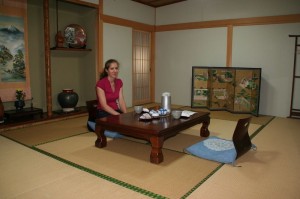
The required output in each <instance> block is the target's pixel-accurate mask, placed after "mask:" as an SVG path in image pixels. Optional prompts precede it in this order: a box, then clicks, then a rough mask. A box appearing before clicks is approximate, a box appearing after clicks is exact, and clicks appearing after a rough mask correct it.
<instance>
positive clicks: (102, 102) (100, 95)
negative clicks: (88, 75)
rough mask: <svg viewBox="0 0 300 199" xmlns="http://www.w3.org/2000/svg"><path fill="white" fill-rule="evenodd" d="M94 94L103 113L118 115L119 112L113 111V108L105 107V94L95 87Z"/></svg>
mask: <svg viewBox="0 0 300 199" xmlns="http://www.w3.org/2000/svg"><path fill="white" fill-rule="evenodd" d="M96 93H97V96H98V99H99V102H100V105H101V108H102V109H103V110H104V111H106V112H108V113H110V114H111V115H119V114H120V113H119V112H117V111H115V110H114V109H113V108H111V107H110V106H108V105H107V102H106V97H105V93H104V90H103V89H102V88H99V87H97V88H96Z"/></svg>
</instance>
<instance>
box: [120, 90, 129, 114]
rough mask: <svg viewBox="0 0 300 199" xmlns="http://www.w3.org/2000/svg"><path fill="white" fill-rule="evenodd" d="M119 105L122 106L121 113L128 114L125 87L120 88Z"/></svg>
mask: <svg viewBox="0 0 300 199" xmlns="http://www.w3.org/2000/svg"><path fill="white" fill-rule="evenodd" d="M119 105H120V109H121V111H122V112H123V113H127V108H126V103H125V100H124V96H123V87H121V88H120V92H119Z"/></svg>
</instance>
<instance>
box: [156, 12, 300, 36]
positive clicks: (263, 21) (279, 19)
mask: <svg viewBox="0 0 300 199" xmlns="http://www.w3.org/2000/svg"><path fill="white" fill-rule="evenodd" d="M299 22H300V14H293V15H280V16H267V17H251V18H240V19H226V20H214V21H202V22H191V23H180V24H169V25H159V26H156V32H162V31H174V30H188V29H201V28H216V27H227V26H230V25H231V26H251V25H267V24H282V23H299Z"/></svg>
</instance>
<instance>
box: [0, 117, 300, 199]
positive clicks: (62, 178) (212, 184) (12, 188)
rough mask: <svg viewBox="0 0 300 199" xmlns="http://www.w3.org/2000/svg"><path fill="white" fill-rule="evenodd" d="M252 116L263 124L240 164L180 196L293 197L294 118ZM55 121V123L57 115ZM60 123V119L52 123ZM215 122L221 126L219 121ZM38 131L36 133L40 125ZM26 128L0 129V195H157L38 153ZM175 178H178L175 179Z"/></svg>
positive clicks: (221, 170)
mask: <svg viewBox="0 0 300 199" xmlns="http://www.w3.org/2000/svg"><path fill="white" fill-rule="evenodd" d="M213 114H215V115H213ZM213 114H211V115H212V118H214V117H215V118H216V119H220V118H218V117H221V118H222V117H223V118H222V119H223V120H230V121H233V122H234V121H236V118H240V117H243V115H239V114H238V115H236V114H231V113H230V114H229V113H222V114H223V115H222V114H220V115H219V116H217V113H216V112H214V113H213ZM224 117H225V118H224ZM262 117H267V116H262ZM271 118H272V117H271ZM73 119H75V120H77V122H76V123H77V125H78V127H77V129H81V130H84V127H85V124H78V123H79V121H80V119H79V118H78V119H76V118H73ZM258 119H259V118H256V119H255V120H254V122H256V123H257V124H259V123H264V124H267V125H266V126H263V127H262V128H261V131H260V132H259V133H258V134H257V135H256V136H255V137H254V138H253V140H252V141H253V143H254V144H256V146H257V147H258V150H257V151H255V152H254V151H250V152H248V153H247V154H245V155H244V156H242V157H241V158H239V159H238V165H240V166H241V167H232V166H231V165H223V166H221V167H220V168H219V169H218V170H217V171H216V172H215V173H214V174H213V175H211V176H209V178H207V179H206V181H205V182H204V183H202V184H201V185H199V186H198V187H196V188H195V190H193V191H192V192H191V193H190V194H189V195H187V196H182V197H187V198H197V199H198V198H200V199H201V198H205V199H210V198H211V199H218V198H222V199H223V198H249V199H250V198H275V199H276V198H278V199H279V198H295V199H296V198H299V195H300V190H299V189H298V186H297V185H298V184H299V181H300V173H299V172H298V171H299V169H300V166H299V165H300V164H299V161H300V157H299V154H300V153H299V148H300V142H299V140H300V134H299V133H298V129H299V128H300V120H297V119H287V118H275V119H273V120H272V121H271V122H270V123H266V121H267V119H265V118H262V120H265V122H263V121H259V120H258ZM269 119H270V117H269ZM256 120H257V121H256ZM83 121H84V119H83ZM216 121H217V120H216ZM56 122H58V123H59V121H56ZM56 122H54V123H53V124H55V123H56ZM64 122H66V123H68V122H70V121H68V120H65V121H64ZM44 125H46V124H41V126H40V127H38V126H37V127H35V128H41V127H43V126H44ZM60 125H62V126H63V123H62V124H58V125H57V126H60ZM68 125H70V124H68ZM68 125H66V126H68ZM220 126H222V124H221V123H220ZM32 127H33V126H32ZM32 127H31V128H32ZM49 128H50V127H47V125H46V126H44V129H49ZM220 128H221V127H220ZM81 130H80V131H78V133H80V132H81ZM216 130H217V129H216ZM16 131H17V132H16ZM39 131H41V132H40V133H42V131H43V128H41V129H40V130H39ZM9 132H12V133H15V134H18V136H20V137H19V138H18V139H20V140H17V142H15V141H13V140H12V138H9V136H8V133H9ZM22 133H24V134H22ZM30 133H32V132H30V131H28V130H27V129H26V128H24V129H15V130H11V131H6V132H5V134H4V133H3V132H2V133H1V134H2V135H3V136H0V162H1V164H0V170H1V173H0V198H22V199H23V198H39V199H40V198H125V199H126V198H157V197H160V196H156V195H151V194H148V195H147V194H143V193H139V191H135V190H134V189H131V188H126V183H125V184H123V185H122V183H121V182H119V181H117V182H113V181H111V180H107V179H105V176H104V177H103V176H102V177H100V178H99V176H97V175H95V174H92V173H89V172H86V171H83V170H80V169H77V168H76V167H74V166H72V164H66V163H64V162H61V161H58V160H56V159H55V158H53V157H48V156H47V155H45V154H42V153H39V152H38V151H36V150H33V149H32V148H31V146H32V145H35V144H37V143H39V142H40V143H43V140H42V141H41V140H36V138H30V139H28V137H27V138H26V135H28V136H30ZM78 133H77V134H78ZM31 136H34V135H31ZM69 136H72V135H69ZM22 137H23V138H22ZM46 137H47V136H46ZM54 137H55V136H54ZM54 137H53V138H54ZM25 138H26V139H27V140H30V143H28V144H26V143H25V145H23V143H22V140H25ZM43 139H44V140H47V139H52V137H51V136H50V137H47V139H46V138H45V135H44V138H43ZM115 164H122V162H115ZM137 166H138V165H137ZM181 169H184V168H181ZM178 172H180V171H179V170H178ZM107 178H109V176H107ZM177 180H179V181H180V179H177ZM182 183H184V182H182ZM124 185H125V186H124ZM170 189H172V187H170Z"/></svg>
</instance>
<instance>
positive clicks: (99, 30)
mask: <svg viewBox="0 0 300 199" xmlns="http://www.w3.org/2000/svg"><path fill="white" fill-rule="evenodd" d="M102 15H103V0H99V6H98V20H97V22H98V25H97V26H96V27H97V36H98V42H97V43H98V44H97V45H98V54H97V55H98V56H97V66H96V67H97V68H96V80H98V79H99V77H100V72H101V71H102V68H103V66H102V65H103V62H104V61H103V19H102V17H101V16H102Z"/></svg>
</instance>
